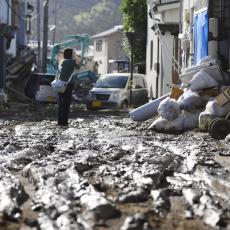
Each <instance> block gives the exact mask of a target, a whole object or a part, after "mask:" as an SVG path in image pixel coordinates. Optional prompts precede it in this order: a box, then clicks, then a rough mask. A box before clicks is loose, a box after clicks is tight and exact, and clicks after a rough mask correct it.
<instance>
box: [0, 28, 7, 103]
mask: <svg viewBox="0 0 230 230" xmlns="http://www.w3.org/2000/svg"><path fill="white" fill-rule="evenodd" d="M0 32H1V31H0ZM5 47H6V40H5V38H4V37H3V36H2V35H1V33H0V105H2V104H4V103H6V94H5V73H6V72H5V56H6V53H5V52H6V48H5Z"/></svg>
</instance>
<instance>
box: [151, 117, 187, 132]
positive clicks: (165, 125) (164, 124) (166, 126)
mask: <svg viewBox="0 0 230 230" xmlns="http://www.w3.org/2000/svg"><path fill="white" fill-rule="evenodd" d="M149 129H152V130H155V131H161V132H175V131H183V129H184V117H183V115H179V116H178V117H177V118H176V119H175V120H173V121H168V120H166V119H164V118H163V117H158V118H157V119H156V120H155V121H154V122H153V123H152V124H151V125H150V126H149Z"/></svg>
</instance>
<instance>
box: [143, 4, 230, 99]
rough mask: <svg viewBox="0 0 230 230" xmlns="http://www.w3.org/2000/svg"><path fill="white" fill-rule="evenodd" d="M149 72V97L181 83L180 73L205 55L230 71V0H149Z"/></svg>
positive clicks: (163, 92)
mask: <svg viewBox="0 0 230 230" xmlns="http://www.w3.org/2000/svg"><path fill="white" fill-rule="evenodd" d="M148 10H149V18H148V36H147V55H146V56H147V58H146V74H147V83H148V87H149V92H150V95H149V96H150V98H156V97H159V96H161V95H163V94H165V93H168V92H169V90H170V89H169V86H171V85H172V84H177V83H180V81H179V78H178V74H179V73H180V72H181V70H182V71H183V69H185V68H187V67H189V66H192V65H196V64H197V63H199V61H200V60H201V59H202V58H204V57H207V56H209V57H212V58H217V59H219V60H220V61H221V64H222V67H223V70H224V71H226V72H229V68H230V67H229V59H230V51H229V44H230V2H229V0H180V1H174V0H150V1H149V3H148Z"/></svg>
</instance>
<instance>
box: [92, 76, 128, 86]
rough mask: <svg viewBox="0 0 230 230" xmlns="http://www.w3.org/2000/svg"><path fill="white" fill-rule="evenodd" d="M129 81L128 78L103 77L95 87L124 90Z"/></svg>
mask: <svg viewBox="0 0 230 230" xmlns="http://www.w3.org/2000/svg"><path fill="white" fill-rule="evenodd" d="M127 80H128V76H105V77H103V76H102V77H100V78H99V79H98V80H97V82H96V85H95V87H96V88H119V89H123V88H125V86H126V83H127Z"/></svg>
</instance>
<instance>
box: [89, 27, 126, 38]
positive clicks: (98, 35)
mask: <svg viewBox="0 0 230 230" xmlns="http://www.w3.org/2000/svg"><path fill="white" fill-rule="evenodd" d="M122 30H123V26H122V25H118V26H114V27H113V28H111V29H109V30H106V31H103V32H101V33H99V34H95V35H93V36H91V39H96V38H103V37H108V36H110V35H111V34H114V33H116V32H118V31H122Z"/></svg>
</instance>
